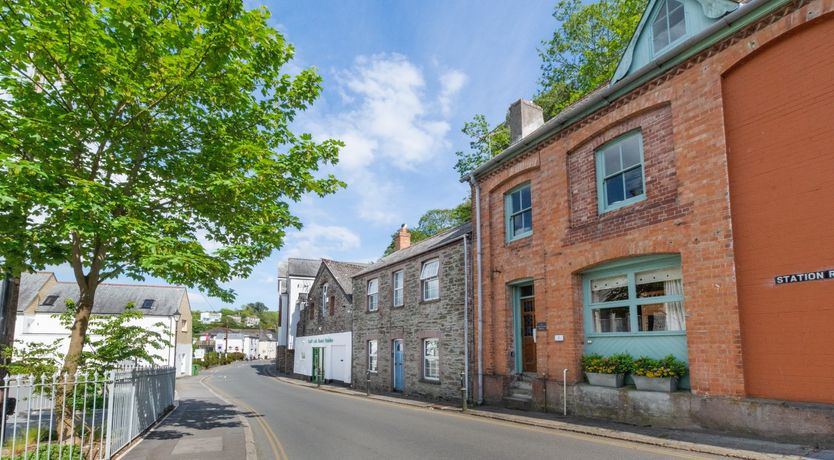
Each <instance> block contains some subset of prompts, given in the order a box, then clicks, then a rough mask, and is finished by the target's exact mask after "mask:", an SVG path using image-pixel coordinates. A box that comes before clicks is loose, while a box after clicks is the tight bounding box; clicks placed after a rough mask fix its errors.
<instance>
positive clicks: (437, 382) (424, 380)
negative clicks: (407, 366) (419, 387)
mask: <svg viewBox="0 0 834 460" xmlns="http://www.w3.org/2000/svg"><path fill="white" fill-rule="evenodd" d="M420 383H428V384H429V385H440V379H427V378H422V379H420Z"/></svg>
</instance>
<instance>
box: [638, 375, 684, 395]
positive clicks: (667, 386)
mask: <svg viewBox="0 0 834 460" xmlns="http://www.w3.org/2000/svg"><path fill="white" fill-rule="evenodd" d="M631 378H633V379H634V385H635V386H636V387H637V389H638V390H643V391H664V392H666V393H671V392H673V391H675V390H676V389H677V388H678V378H677V377H643V376H641V375H632V376H631Z"/></svg>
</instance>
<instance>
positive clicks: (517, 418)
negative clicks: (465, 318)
mask: <svg viewBox="0 0 834 460" xmlns="http://www.w3.org/2000/svg"><path fill="white" fill-rule="evenodd" d="M273 377H274V378H276V379H278V380H280V381H282V382H285V383H289V384H292V385H298V386H306V387H312V388H315V386H316V385H315V384H310V383H308V382H303V381H298V380H293V379H289V378H286V377H279V376H274V375H273ZM320 389H321V390H324V391H330V392H332V393H342V394H345V395H350V396H355V397H361V398H365V397H367V396H365V393H364V392H360V391H356V390H351V389H348V388H339V387H330V386H327V385H322V386H321V387H320ZM370 398H372V399H376V400H382V401H387V402H390V403H394V404H402V405H407V406H416V407H423V408H426V409H430V410H432V409H435V410H447V411H454V412H460V411H461V409H460V408H459V407H453V406H441V405H438V404H435V403H426V402H422V401H412V400H408V399H403V398H398V397H393V396H380V395H375V394H371V395H370ZM508 400H509V401H518V402H522V401H523V400H524V399H523V398H522V399H520V400H518V399H515V398H512V397H506V398H504V401H508ZM465 413H466V414H468V415H471V416H474V417H484V418H489V419H494V420H503V421H507V422H514V423H519V424H522V425H529V426H537V427H540V428H549V429H553V430H558V431H567V432H571V433H578V434H585V435H589V436H599V437H604V438H610V439H618V440H621V441H628V442H634V443H639V444H646V445H652V446H657V447H665V448H669V449H675V450H681V451H688V452H699V453H705V454H713V455H723V456H725V457H732V458H741V459H749V460H773V459H795V460H803V459H808V458H813V459H820V460H834V451H821V452H817V453H815V454H814V456H810V457H809V456H808V455H809V454H811V453H813V450H812V449H811V448H805V447H803V446H796V448H795V449H794V450H797V451H798V452H797V454H795V455H790V454H772V453H762V452H756V451H751V450H745V449H734V448H729V447H720V446H713V445H709V444H698V443H694V442H689V441H678V440H673V439H664V438H659V437H655V436H649V435H644V434H638V433H630V432H627V431H619V430H613V429H608V428H599V427H592V426H585V425H578V424H573V423H568V422H560V421H555V420H543V419H538V418H534V417H525V416H521V415H512V414H502V413H497V412H489V411H482V410H478V409H469V410H467V411H466V412H465ZM802 449H804V450H802Z"/></svg>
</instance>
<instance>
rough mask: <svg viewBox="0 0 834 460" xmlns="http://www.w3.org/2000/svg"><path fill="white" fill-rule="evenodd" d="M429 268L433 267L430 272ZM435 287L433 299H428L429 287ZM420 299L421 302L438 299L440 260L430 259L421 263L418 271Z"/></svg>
mask: <svg viewBox="0 0 834 460" xmlns="http://www.w3.org/2000/svg"><path fill="white" fill-rule="evenodd" d="M431 267H434V269H433V270H432V268H431ZM432 285H435V286H436V288H435V290H434V297H429V295H431V294H430V291H429V289H430V286H432ZM420 298H421V299H423V301H430V300H437V299H439V298H440V259H431V260H427V261H425V262H423V266H422V268H421V269H420Z"/></svg>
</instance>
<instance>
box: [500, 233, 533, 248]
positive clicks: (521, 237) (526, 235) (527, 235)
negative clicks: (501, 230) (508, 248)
mask: <svg viewBox="0 0 834 460" xmlns="http://www.w3.org/2000/svg"><path fill="white" fill-rule="evenodd" d="M531 236H533V232H532V231H531V232H527V233H523V234H521V235H516V236H514V237H512V238H507V239H505V241H504V243H505V244H507V245H510V244H513V243H515V242H518V241H524V240H527V239H528V238H530V237H531Z"/></svg>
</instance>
